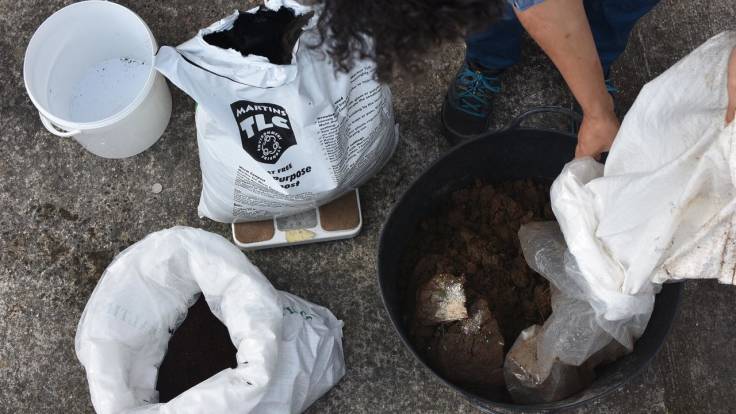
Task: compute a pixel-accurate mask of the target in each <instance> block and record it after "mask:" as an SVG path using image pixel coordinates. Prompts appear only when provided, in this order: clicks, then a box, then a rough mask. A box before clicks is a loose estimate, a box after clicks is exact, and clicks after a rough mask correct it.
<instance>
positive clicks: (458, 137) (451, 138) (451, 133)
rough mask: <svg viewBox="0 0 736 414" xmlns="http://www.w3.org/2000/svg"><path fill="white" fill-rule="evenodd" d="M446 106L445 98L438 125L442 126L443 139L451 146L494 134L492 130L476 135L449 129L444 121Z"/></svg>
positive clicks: (488, 129)
mask: <svg viewBox="0 0 736 414" xmlns="http://www.w3.org/2000/svg"><path fill="white" fill-rule="evenodd" d="M446 106H447V98H445V100H444V102H442V109H440V123H441V124H442V132H443V135H444V136H445V139H446V140H447V142H449V143H450V145H452V146H456V145H458V144H461V143H463V142H467V141H471V140H474V139H477V138H480V137H483V136H486V135H488V134H489V133H492V132H494V130H492V129H490V128H487V129H486V130H485V131H483V132H480V133H478V134H463V133H460V132H458V131H456V130H454V129H453V128H452V127H450V126H449V125H448V124H447V120H446V119H445V107H446Z"/></svg>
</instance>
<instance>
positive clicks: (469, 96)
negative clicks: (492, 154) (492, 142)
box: [441, 61, 501, 145]
mask: <svg viewBox="0 0 736 414" xmlns="http://www.w3.org/2000/svg"><path fill="white" fill-rule="evenodd" d="M499 74H500V71H498V70H496V71H492V70H486V69H482V68H479V67H476V66H474V65H473V64H472V63H469V62H468V61H465V62H464V63H463V65H462V67H460V70H459V71H458V72H457V75H456V76H455V79H454V80H453V81H452V83H451V84H450V87H449V88H448V90H447V96H446V97H445V102H444V104H443V105H442V115H441V117H442V126H443V127H444V129H445V133H446V134H445V135H446V137H447V139H448V141H450V143H451V144H453V145H454V144H457V143H459V142H461V141H465V140H468V139H471V138H474V137H477V136H479V135H482V134H484V133H485V132H487V131H488V130H489V128H490V121H491V119H490V115H491V108H492V106H491V105H492V103H493V99H494V97H495V96H496V95H497V94H498V93H500V92H501V81H500V80H499V78H498V75H499Z"/></svg>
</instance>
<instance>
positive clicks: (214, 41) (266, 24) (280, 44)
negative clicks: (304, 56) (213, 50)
mask: <svg viewBox="0 0 736 414" xmlns="http://www.w3.org/2000/svg"><path fill="white" fill-rule="evenodd" d="M312 14H313V13H307V14H303V15H297V14H296V12H294V10H292V9H290V8H288V7H282V8H280V9H278V10H275V11H274V10H271V9H268V8H266V7H264V6H261V7H260V8H259V9H258V10H257V11H256V12H255V13H247V12H241V13H240V15H239V16H238V18H237V19H236V20H235V22H234V23H233V27H232V28H230V29H228V30H223V31H219V32H213V33H209V34H206V35H204V41H205V42H207V43H209V44H211V45H213V46H217V47H220V48H223V49H234V50H237V51H238V52H240V54H241V55H243V56H248V55H257V56H263V57H265V58H267V59H268V61H269V62H271V63H273V64H276V65H288V64H289V63H291V52H292V50H293V49H294V44H296V41H297V40H298V39H299V36H301V34H302V31H303V27H304V25H306V24H307V22H308V21H309V19H310V18H311V17H312Z"/></svg>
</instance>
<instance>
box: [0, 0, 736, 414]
mask: <svg viewBox="0 0 736 414" xmlns="http://www.w3.org/2000/svg"><path fill="white" fill-rule="evenodd" d="M68 3H70V2H69V1H61V0H47V1H40V0H25V1H23V2H15V1H11V0H0V27H2V28H3V29H2V36H0V51H1V52H0V67H2V69H3V70H2V72H0V94H2V99H1V100H0V134H1V141H0V144H1V146H0V148H1V149H2V153H0V252H1V253H0V413H69V414H71V413H86V412H91V411H92V407H91V405H90V402H89V394H88V390H87V384H86V381H85V377H84V371H83V369H82V368H81V366H80V365H79V363H78V362H77V360H76V357H75V355H74V334H75V330H76V324H77V321H78V319H79V316H80V314H81V311H82V309H83V308H84V305H85V303H86V301H87V297H88V296H89V294H90V293H91V292H92V289H93V288H94V286H95V284H96V282H97V280H98V279H99V277H100V275H101V273H102V271H103V270H104V269H105V267H106V266H107V264H108V263H109V262H110V260H111V259H112V258H113V256H114V255H115V254H116V253H118V252H120V251H121V250H122V249H124V248H125V247H127V246H129V245H130V244H132V243H134V242H135V241H137V240H140V239H141V238H143V237H144V236H145V235H146V234H148V233H151V232H153V231H156V230H160V229H163V228H168V227H171V226H174V225H188V226H193V227H200V228H204V229H207V230H209V231H213V232H216V233H220V234H222V235H224V236H226V237H229V228H228V227H227V226H225V225H221V224H218V223H214V222H212V221H209V220H206V219H200V218H198V217H197V213H196V206H197V202H198V199H199V189H200V184H201V182H200V173H199V161H198V157H197V147H196V142H195V126H194V105H193V102H192V100H191V99H189V98H188V97H187V96H185V95H184V94H183V93H181V92H180V91H178V90H177V89H176V88H174V87H172V88H171V90H172V93H173V95H174V109H173V117H172V120H171V124H170V126H169V128H168V130H167V131H166V133H165V135H164V136H163V138H162V139H161V140H160V141H159V142H158V143H157V144H156V145H155V146H153V147H152V148H151V149H149V150H148V151H146V152H144V153H143V154H141V155H138V156H136V157H133V158H131V159H127V160H105V159H102V158H97V157H95V156H93V155H91V154H89V153H87V152H86V151H84V150H83V149H82V148H81V147H80V146H79V145H77V144H76V143H74V142H73V141H71V140H68V139H60V138H56V137H54V136H51V135H50V134H48V133H47V132H46V131H45V130H44V129H43V127H42V126H41V124H40V122H39V120H38V115H37V113H36V111H35V110H34V108H33V106H32V104H31V102H30V100H29V99H28V97H27V95H26V93H25V89H24V86H23V80H22V61H23V54H24V51H25V47H26V45H27V43H28V40H29V38H30V36H31V34H32V33H33V31H34V30H35V28H36V27H37V26H38V25H39V24H41V22H42V21H43V20H44V19H45V18H46V17H48V16H49V15H50V14H51V13H52V12H53V11H55V10H57V9H59V8H61V7H62V6H64V5H66V4H68ZM122 3H123V4H124V5H126V6H128V7H130V8H131V9H133V10H134V11H136V12H137V13H139V14H140V15H141V16H142V17H143V19H144V20H146V22H148V24H149V26H150V27H151V29H152V31H153V32H154V33H155V35H156V37H157V38H158V41H159V43H160V44H162V45H176V44H178V43H180V42H182V41H184V40H186V39H188V38H189V37H191V36H192V35H193V34H194V33H195V31H196V30H197V29H198V28H200V27H204V26H206V25H208V24H209V23H211V22H213V21H215V20H217V19H219V18H221V17H222V16H224V15H226V14H228V13H229V12H231V11H232V10H233V9H235V8H238V6H239V7H240V8H245V7H246V5H244V4H243V3H239V2H234V1H226V0H211V1H206V2H191V1H184V0H162V1H157V2H149V1H143V0H125V1H122ZM726 29H736V6H735V5H734V3H733V1H732V0H712V1H708V0H694V1H688V0H664V1H662V3H661V4H660V5H659V6H658V7H657V8H656V9H655V10H654V11H653V12H652V13H651V14H650V15H648V16H647V17H646V18H645V19H643V20H642V21H641V22H640V24H639V25H638V27H637V28H636V30H635V32H634V33H633V36H632V39H631V43H630V45H629V48H628V50H627V52H626V53H625V55H624V56H623V58H622V59H621V60H620V61H619V62H618V63H617V64H616V66H615V67H614V72H613V75H614V79H615V80H616V82H617V84H618V86H619V87H620V89H621V90H622V94H621V98H620V104H621V107H622V108H623V109H627V108H628V107H629V106H630V105H631V103H632V102H633V100H634V98H635V97H636V94H637V91H638V90H639V89H640V88H641V86H642V85H643V84H644V83H645V82H646V81H648V80H649V79H651V78H653V77H654V76H656V75H657V74H659V73H661V72H662V71H663V70H665V69H666V68H668V67H669V66H670V65H672V64H673V63H674V62H676V61H677V60H678V59H679V58H681V57H682V56H684V55H686V54H687V53H688V52H689V51H690V50H692V49H694V48H695V47H696V46H698V45H699V44H701V43H702V42H703V41H705V40H706V39H708V38H709V37H711V36H713V35H715V34H716V33H719V32H721V31H723V30H726ZM462 53H463V46H462V44H453V45H447V46H445V47H443V48H441V49H440V50H438V51H436V53H434V54H433V55H432V56H430V57H428V59H427V62H426V65H427V71H426V73H425V74H423V75H420V76H418V77H417V78H415V79H410V78H409V77H407V76H404V77H400V78H399V79H397V80H396V82H395V83H394V85H393V92H394V95H395V106H396V111H397V115H398V120H399V122H400V123H401V126H402V140H401V143H400V145H399V149H398V151H397V154H396V156H395V157H394V158H393V159H392V160H391V162H390V163H389V164H388V165H387V166H386V168H385V169H384V170H383V171H382V172H381V173H380V174H378V176H376V177H375V178H374V179H373V180H372V181H370V182H369V183H368V184H367V185H366V186H365V187H364V188H363V189H362V198H363V201H364V212H365V217H364V222H365V224H364V230H363V232H362V233H361V234H360V236H358V237H357V238H355V239H353V240H350V241H345V242H338V243H329V244H322V245H313V246H306V247H297V248H287V249H279V250H273V251H265V252H259V253H253V254H250V255H249V256H250V258H251V259H252V260H253V261H254V262H255V263H256V264H257V265H258V266H260V268H261V269H262V270H263V272H264V273H265V274H266V275H267V276H268V277H269V278H270V279H271V280H272V282H273V283H274V285H276V287H277V288H279V289H284V290H287V291H290V292H292V293H294V294H297V295H299V296H302V297H304V298H306V299H308V300H311V301H313V302H316V303H319V304H322V305H324V306H327V307H329V308H330V309H331V310H332V311H333V312H334V313H335V314H336V315H337V316H338V317H340V318H341V319H343V320H344V321H345V339H344V345H345V355H346V360H347V366H348V372H347V375H346V377H345V379H344V380H343V381H342V382H341V383H340V384H339V385H337V387H335V388H334V389H333V390H332V391H331V392H330V393H329V394H328V395H326V396H325V397H324V398H322V399H320V400H319V401H318V402H317V403H316V404H315V405H314V406H313V407H312V408H311V409H310V411H309V412H310V413H450V412H452V413H475V412H477V410H476V409H474V408H473V407H472V406H471V405H470V404H469V403H468V402H466V401H465V400H464V399H463V398H462V397H461V396H460V395H458V394H456V393H455V392H453V391H451V390H450V389H448V388H446V387H444V386H442V385H441V384H440V383H438V381H436V380H435V379H434V378H433V377H432V375H431V374H430V373H429V372H428V371H426V370H425V369H423V368H422V367H421V366H420V364H419V363H418V362H416V361H414V360H413V359H412V357H411V355H410V354H409V352H408V351H406V350H405V349H403V347H402V345H401V343H400V342H399V339H398V338H397V336H396V335H395V334H394V332H393V328H392V327H391V326H390V324H389V321H388V318H387V315H386V313H385V312H384V310H383V308H382V304H381V300H380V297H379V293H378V290H377V286H376V280H375V274H374V269H375V257H374V252H375V250H376V244H377V236H378V232H379V230H380V228H381V223H382V222H383V221H384V219H385V217H386V215H387V214H388V210H389V208H390V206H391V205H392V203H393V202H394V201H395V200H396V199H397V197H398V196H399V195H400V194H401V193H402V192H403V191H404V190H405V189H406V188H407V187H408V186H409V184H410V182H411V180H412V179H414V178H415V177H417V175H418V174H420V172H421V171H422V170H423V169H424V168H425V167H426V166H427V165H428V164H430V163H431V162H432V161H433V160H435V159H437V158H438V157H439V156H440V155H441V154H442V153H443V152H444V151H446V150H447V149H448V145H447V144H446V143H445V140H444V138H443V137H442V135H441V133H440V124H439V121H438V118H437V113H438V110H439V107H440V104H441V101H442V98H443V96H444V93H445V88H446V85H447V83H448V81H449V80H450V78H451V77H452V75H453V74H454V71H455V70H456V67H457V66H458V65H459V62H460V59H461V57H462ZM504 82H505V85H506V91H505V92H504V93H503V95H502V96H501V97H500V98H499V100H498V102H497V105H496V107H495V111H494V117H495V118H494V119H495V124H496V125H497V126H502V125H504V124H506V123H507V122H508V121H509V120H510V119H512V118H513V117H514V116H515V115H516V114H518V113H520V112H521V111H522V110H523V109H525V108H529V107H532V106H536V105H542V104H546V105H549V104H557V105H565V106H569V105H570V103H571V102H570V100H571V98H570V94H569V92H568V91H567V89H566V88H565V86H564V85H563V83H562V81H561V78H560V76H559V75H558V74H557V73H556V72H555V71H554V70H553V68H552V67H551V65H550V63H549V61H548V60H547V59H546V58H545V57H544V56H543V55H542V54H541V53H540V52H539V50H538V49H537V48H536V47H535V46H533V45H531V44H530V43H529V42H527V45H526V46H525V57H524V62H523V63H522V64H521V65H520V66H519V67H518V68H515V69H514V70H513V71H511V72H509V73H507V74H506V76H505V79H504ZM156 183H160V184H161V186H162V191H161V192H160V193H154V192H152V190H151V188H152V185H154V184H156ZM734 300H736V289H733V288H732V287H731V288H729V287H725V286H718V285H717V284H715V283H712V282H697V283H695V282H692V283H688V284H687V288H686V291H685V297H684V301H683V304H682V309H681V312H680V315H679V317H678V319H677V320H676V323H675V326H674V329H673V331H672V333H671V335H670V337H669V339H668V340H667V342H666V344H665V346H664V348H663V349H662V351H661V352H660V353H659V355H658V356H657V358H656V359H655V360H654V361H653V363H652V364H651V366H649V367H648V368H647V369H646V370H645V371H644V372H643V374H642V375H640V376H638V377H636V378H634V379H633V380H632V381H631V382H630V383H629V384H627V385H625V386H623V387H622V388H621V389H620V390H618V391H617V392H616V393H614V394H612V395H611V396H609V397H607V398H605V399H602V400H600V401H598V402H596V403H594V404H592V405H589V406H587V407H584V408H581V409H579V410H577V411H576V412H580V413H582V412H598V413H627V414H633V413H696V412H708V413H716V412H718V413H730V412H736V402H735V401H734V396H733V390H734V389H735V388H736V366H734V364H731V363H730V358H731V357H732V353H733V352H734V350H736V314H734V312H733V311H732V303H733V301H734Z"/></svg>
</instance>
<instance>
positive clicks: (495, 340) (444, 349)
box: [430, 299, 504, 392]
mask: <svg viewBox="0 0 736 414" xmlns="http://www.w3.org/2000/svg"><path fill="white" fill-rule="evenodd" d="M503 348H504V341H503V337H502V336H501V331H500V330H499V328H498V323H497V322H496V319H494V318H493V315H492V314H491V311H490V310H489V309H488V302H486V301H485V299H478V300H477V301H476V302H475V303H473V305H472V306H471V309H470V316H469V317H468V318H467V319H465V320H463V321H459V322H455V323H452V324H449V325H446V326H443V327H442V328H441V329H438V330H436V331H435V336H434V338H433V341H432V345H431V346H430V355H431V361H432V363H433V365H434V366H435V367H436V368H437V369H438V370H439V371H440V372H441V373H442V374H443V376H444V377H445V378H447V379H448V380H450V381H452V382H454V383H456V384H459V385H462V386H464V387H465V388H468V389H470V390H476V391H478V392H483V391H486V390H488V389H497V388H503V387H504V381H503V362H504V349H503Z"/></svg>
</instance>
